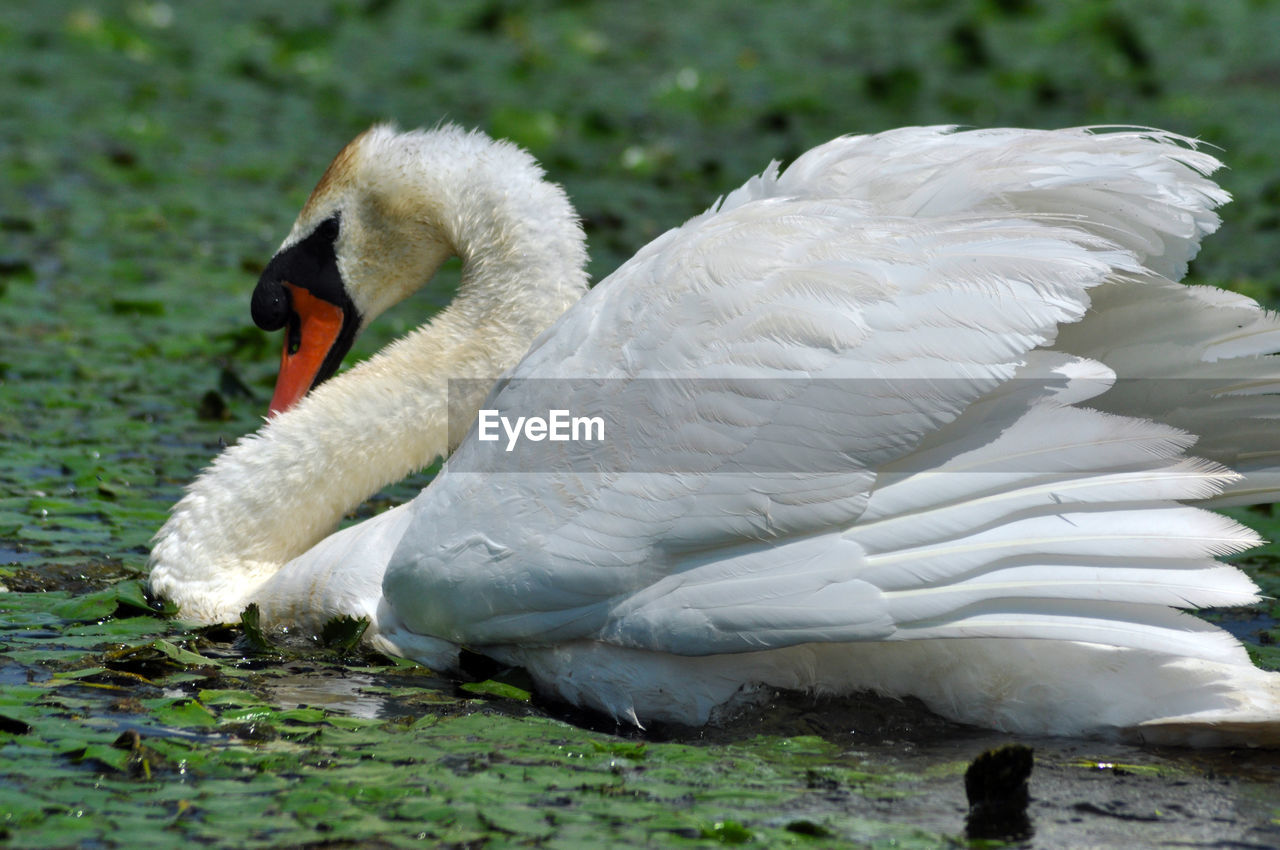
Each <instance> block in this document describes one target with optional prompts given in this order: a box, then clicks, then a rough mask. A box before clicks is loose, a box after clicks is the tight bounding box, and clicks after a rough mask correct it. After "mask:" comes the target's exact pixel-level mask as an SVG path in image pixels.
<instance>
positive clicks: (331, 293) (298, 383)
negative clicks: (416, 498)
mask: <svg viewBox="0 0 1280 850" xmlns="http://www.w3.org/2000/svg"><path fill="white" fill-rule="evenodd" d="M547 186H549V184H546V183H545V182H544V181H543V180H542V170H541V169H540V168H539V167H538V165H537V164H536V163H535V162H534V160H533V158H532V157H531V156H530V155H529V154H527V153H526V152H524V151H523V150H521V149H519V148H518V147H516V146H515V145H511V144H509V143H506V142H498V141H494V140H492V139H490V138H489V137H487V136H485V135H484V134H483V133H479V132H468V131H464V130H462V129H460V128H457V127H453V126H442V127H438V128H436V129H434V130H427V131H422V130H415V131H411V132H404V133H402V132H399V131H397V130H396V129H395V128H394V127H391V126H389V125H377V126H374V127H372V128H370V129H369V130H367V131H365V132H364V133H362V134H361V135H359V136H357V137H356V138H355V139H354V140H353V141H352V142H351V143H350V144H348V145H347V146H346V147H345V148H344V149H343V150H342V152H341V153H339V154H338V156H337V157H336V158H335V159H334V160H333V162H332V163H331V164H330V165H329V168H328V169H327V170H326V171H325V173H324V176H323V177H321V178H320V182H319V183H318V184H317V185H316V187H315V189H314V191H312V193H311V197H310V198H309V199H308V200H307V203H306V204H305V206H303V208H302V211H301V213H300V214H299V215H298V218H297V221H296V222H295V223H294V225H293V229H292V230H291V231H290V233H289V235H288V237H287V238H286V239H285V240H284V243H283V244H282V245H281V246H280V248H279V250H278V251H277V252H276V254H275V256H273V257H272V258H271V261H270V262H269V263H268V264H267V267H266V269H265V270H264V271H263V272H262V276H261V278H260V279H259V280H258V284H257V287H256V288H255V289H254V292H253V298H252V302H251V309H252V315H253V320H254V322H255V324H257V325H258V326H259V327H260V328H262V329H264V330H269V331H274V330H281V329H283V330H284V331H285V334H284V346H283V352H282V354H281V360H280V374H279V377H278V379H277V382H276V389H275V393H274V395H273V397H272V400H271V415H273V416H274V415H275V414H277V413H280V412H283V411H285V410H287V409H288V408H290V407H291V406H292V405H293V404H295V403H296V402H297V401H298V400H299V399H301V398H302V397H303V396H304V395H306V394H307V393H308V392H309V391H310V390H311V389H312V388H313V387H315V386H316V385H317V384H319V383H321V382H322V381H324V380H326V379H328V378H329V377H330V376H332V375H333V374H334V373H335V372H336V371H337V370H338V367H339V366H340V365H341V363H342V359H343V357H344V356H345V355H346V353H347V351H348V350H349V349H350V348H351V345H352V343H353V342H354V341H355V337H356V335H357V334H358V333H359V332H360V331H361V330H362V329H363V328H365V327H366V326H367V325H368V323H369V322H370V321H371V320H372V319H373V318H374V317H376V316H377V315H378V314H380V313H382V312H383V311H384V310H386V309H387V308H388V307H390V306H392V305H393V304H395V303H396V302H398V301H400V300H402V299H404V298H406V297H407V296H408V295H409V294H411V293H412V292H413V291H415V290H417V289H419V288H421V287H422V286H423V285H424V284H426V283H427V281H428V280H430V279H431V277H432V276H433V275H434V274H435V272H436V270H437V269H438V268H439V267H440V265H441V264H442V263H444V261H445V260H447V259H448V258H449V257H450V256H454V255H459V256H462V258H463V262H464V267H465V264H466V263H467V261H468V259H469V257H468V254H469V251H468V250H467V248H468V245H467V244H466V243H467V236H468V235H475V234H477V231H480V233H481V234H482V235H483V238H485V239H486V240H487V241H488V242H489V243H490V247H489V249H488V250H489V251H490V253H493V251H494V250H495V247H494V245H493V243H495V242H497V243H498V244H497V246H496V248H497V249H498V250H499V251H500V250H501V242H502V238H501V237H502V235H503V232H504V231H509V230H510V229H511V228H510V227H508V226H505V225H503V226H495V227H493V228H489V229H488V232H484V231H485V230H486V228H485V224H486V223H488V222H490V220H492V221H509V220H511V219H512V218H513V217H514V218H518V217H519V216H520V214H521V213H525V212H526V211H525V210H517V211H515V212H516V215H515V216H512V215H510V213H511V212H512V210H504V209H502V208H503V207H504V205H505V206H510V204H511V198H512V197H514V198H515V199H516V201H517V203H518V202H519V199H520V198H521V197H522V196H523V195H529V196H530V200H531V203H530V209H529V210H528V211H527V217H533V218H536V217H538V216H539V215H545V214H546V209H545V207H546V197H545V193H544V191H543V190H542V189H540V188H539V187H547ZM534 196H536V198H535V197H534ZM539 202H541V203H540V204H539ZM566 204H567V202H566ZM539 206H541V207H542V209H538V207H539ZM566 208H567V206H566ZM567 209H568V212H567V213H566V215H568V216H569V217H570V220H571V221H573V218H572V209H571V208H567ZM574 227H575V228H576V222H575V223H574ZM495 237H496V238H495ZM580 250H581V249H579V253H580ZM513 251H514V249H513ZM522 254H523V255H526V257H527V251H523V250H522ZM465 286H466V275H465V274H464V289H465ZM458 294H459V296H460V297H462V298H463V299H464V300H465V296H466V293H465V292H463V291H462V290H460V291H459V293H458ZM568 303H569V302H568V301H566V303H565V306H567V304H568ZM561 309H563V307H561Z"/></svg>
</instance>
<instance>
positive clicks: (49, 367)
mask: <svg viewBox="0 0 1280 850" xmlns="http://www.w3.org/2000/svg"><path fill="white" fill-rule="evenodd" d="M1277 32H1280V6H1277V5H1276V4H1272V3H1264V2H1247V0H1222V2H1218V3H1214V4H1206V3H1200V2H1189V0H1188V2H1162V3H1154V2H1139V1H1138V0H1133V1H1132V2H1114V3H1112V2H1108V3H1102V2H1075V3H1060V4H1059V3H1053V4H1051V3H1046V2H1036V0H1000V1H999V2H996V0H970V2H959V3H952V2H936V1H931V0H914V2H907V3H893V4H890V3H884V4H860V5H857V6H855V7H851V6H850V4H842V3H799V4H796V3H790V4H776V5H774V4H763V3H761V4H742V3H728V2H723V3H721V2H714V3H706V4H688V3H675V2H666V0H663V2H657V3H645V4H623V3H603V2H565V3H552V2H546V3H533V4H515V3H505V2H497V0H494V2H481V3H439V4H432V3H425V4H424V3H410V2H407V0H367V2H356V1H355V0H341V1H339V0H335V1H334V2H318V3H312V4H305V5H304V4H296V3H283V2H281V3H270V2H268V3H262V2H255V3H248V2H244V3H237V2H232V3H219V4H177V3H170V4H166V3H153V2H133V0H122V2H116V3H102V2H96V3H95V2H48V3H41V4H16V3H15V4H8V5H6V6H5V7H4V8H3V9H0V73H2V74H3V79H4V80H5V84H4V85H3V86H0V441H2V445H0V583H3V584H4V585H6V586H7V587H9V588H10V589H11V591H13V592H11V593H8V594H4V595H3V596H0V646H2V651H3V655H2V656H0V843H3V844H5V845H7V846H32V847H36V846H39V847H48V846H77V845H83V846H98V847H134V846H151V845H159V846H175V845H179V844H191V843H193V842H194V843H196V844H208V845H234V846H237V847H254V846H295V845H307V844H313V845H320V844H324V845H326V846H393V845H394V846H398V845H400V844H425V845H427V846H430V845H433V844H440V843H443V844H453V845H458V846H480V845H486V846H506V845H538V846H598V845H601V844H619V843H622V844H636V845H645V844H656V845H676V846H690V847H692V846H714V845H720V844H734V843H744V844H753V845H757V846H778V845H792V844H794V845H801V846H814V847H818V846H822V847H825V846H839V845H845V846H908V847H910V846H919V847H934V846H940V845H946V844H948V843H958V842H960V841H961V839H960V837H959V836H961V834H962V832H963V823H964V796H963V785H962V782H961V774H962V773H963V768H964V765H965V763H966V762H967V761H968V760H970V759H971V758H972V757H973V756H975V755H976V754H977V753H979V752H981V751H982V750H983V749H984V748H986V747H989V746H991V745H993V744H995V743H999V742H1000V741H1001V740H1003V738H1001V737H1000V736H995V735H989V734H987V733H982V732H978V731H974V730H967V729H963V728H959V727H955V726H952V725H949V724H945V723H942V722H940V721H938V720H936V719H934V718H931V717H930V716H929V715H928V714H927V712H924V711H923V710H921V709H920V708H919V707H918V706H914V705H900V704H897V703H884V702H878V701H868V702H867V703H866V704H865V705H861V704H860V705H858V706H854V707H850V706H849V705H847V704H840V703H833V702H828V701H817V702H815V701H812V700H809V699H806V698H802V697H780V698H779V699H778V700H777V701H776V702H775V703H774V704H772V705H766V706H764V707H763V708H761V709H760V710H759V711H758V712H755V713H752V714H750V715H748V716H745V717H742V718H739V719H738V720H735V721H733V722H730V723H728V724H726V725H725V726H723V727H720V728H716V729H712V730H709V731H706V732H697V731H693V730H650V731H649V732H648V733H647V734H646V735H637V734H634V733H627V732H626V730H616V729H614V728H613V727H612V726H603V727H602V726H600V725H599V721H598V719H593V718H584V717H580V716H576V715H571V714H569V713H567V712H565V711H564V710H563V709H561V708H558V707H555V706H543V705H540V704H536V703H531V702H529V701H527V699H526V698H525V697H526V696H527V694H525V693H524V692H523V690H522V686H521V683H520V681H519V680H518V679H513V678H511V677H510V676H500V677H499V678H500V681H494V680H493V679H491V678H489V675H490V672H492V671H485V672H483V673H480V674H478V675H477V678H478V680H479V681H476V682H473V683H471V684H469V685H467V686H465V688H464V687H459V686H458V685H457V684H456V683H454V682H451V681H446V680H443V679H440V678H438V677H436V676H434V675H432V674H431V673H430V672H429V671H424V670H422V669H420V668H416V667H411V666H403V665H401V664H398V663H397V662H394V661H393V660H391V659H386V658H380V657H372V656H367V655H364V654H362V653H361V652H360V651H359V650H354V651H353V650H343V649H337V648H329V649H325V648H321V647H302V648H297V647H295V648H293V649H288V650H276V649H271V648H268V649H262V648H255V647H253V646H252V645H251V644H250V643H249V642H248V641H247V639H246V638H245V636H244V635H243V633H241V632H240V631H238V630H234V629H218V630H196V629H193V628H191V627H190V626H189V625H188V624H184V623H182V622H181V621H176V620H173V619H170V618H169V617H168V616H167V615H166V612H164V611H163V610H156V609H155V608H154V607H153V606H152V603H151V601H150V600H148V599H147V598H146V597H145V595H144V593H143V592H142V589H141V585H140V584H139V581H138V579H139V578H140V577H141V576H142V575H143V573H144V570H145V562H146V553H147V546H148V540H149V539H150V537H151V535H152V534H154V532H155V530H156V529H157V528H158V527H159V526H160V524H161V523H162V522H163V520H164V518H165V515H166V511H167V509H168V507H169V506H170V505H171V504H172V503H173V502H174V501H175V500H176V499H177V498H178V497H179V495H180V494H181V492H182V487H183V486H184V485H185V484H186V483H187V482H189V481H190V480H191V478H192V477H193V476H194V475H195V474H196V473H197V472H198V471H199V469H200V468H201V467H203V466H204V465H205V464H207V463H208V462H209V461H210V460H211V459H212V458H213V457H214V456H215V455H216V454H217V452H218V451H219V450H220V449H221V447H222V446H223V445H225V444H226V443H229V442H232V441H234V440H235V439H236V438H238V437H239V436H241V435H242V434H245V433H247V432H250V431H252V430H253V429H254V428H256V427H257V426H258V424H260V421H261V416H262V415H263V414H264V413H265V409H266V402H267V400H268V398H269V396H270V387H271V384H272V382H273V380H274V374H275V368H276V362H277V361H276V358H277V348H276V346H277V345H278V343H277V341H276V340H275V339H273V338H270V337H268V336H267V335H265V334H262V333H261V332H259V331H257V330H256V329H254V328H252V326H251V323H250V321H249V317H248V296H249V292H250V290H251V288H252V285H253V282H254V280H255V279H256V277H257V273H258V271H259V270H260V269H261V267H262V265H263V264H264V263H265V261H266V260H267V259H268V258H269V257H270V255H271V254H272V252H273V251H274V249H275V247H276V246H277V245H278V244H279V242H280V240H281V239H282V238H283V236H284V234H285V233H286V232H287V230H288V227H289V224H290V223H291V221H292V219H293V216H294V215H295V214H296V211H297V209H298V208H299V206H300V205H301V203H302V202H303V200H304V199H305V198H306V196H307V193H308V192H309V191H310V189H311V187H312V185H314V182H315V181H316V179H318V177H319V175H320V173H321V172H322V171H323V169H324V167H325V165H326V164H327V163H328V161H329V159H330V158H331V157H332V156H333V155H334V154H335V153H336V152H337V151H338V150H339V149H340V148H341V147H342V145H343V144H345V142H346V141H348V140H349V139H350V138H351V137H352V136H353V135H355V134H356V133H357V132H359V131H360V130H362V129H364V128H365V127H366V126H368V125H369V124H370V123H372V122H373V121H377V120H388V119H390V120H395V121H397V122H399V123H400V124H401V125H404V126H414V125H431V124H434V123H436V122H437V121H439V120H442V119H443V120H451V121H455V122H458V123H460V124H463V125H466V126H475V127H480V128H482V129H485V130H487V131H489V132H490V133H493V134H495V135H501V136H505V137H508V138H512V139H514V140H515V141H517V142H519V143H521V144H523V145H525V146H526V147H528V148H529V149H530V150H531V151H532V152H533V153H534V154H535V155H536V156H538V158H539V159H540V160H541V161H542V162H543V164H544V165H545V166H546V168H547V170H548V172H549V173H550V175H551V176H552V177H553V179H555V180H557V181H559V182H562V183H563V184H564V185H565V187H566V189H567V190H568V192H569V194H570V196H571V197H572V198H573V199H574V201H575V203H576V204H577V205H578V208H579V210H580V212H581V213H582V215H583V220H584V225H585V227H586V229H587V233H588V237H589V239H590V246H591V251H592V257H593V260H592V266H591V270H592V273H593V275H594V277H595V278H596V279H599V278H600V277H602V276H603V275H605V274H607V273H608V271H609V270H610V269H612V268H613V267H615V266H616V265H617V264H618V263H619V262H620V261H621V260H622V259H624V258H625V257H627V256H630V254H631V253H633V252H634V251H635V250H636V249H637V248H639V247H640V246H641V245H643V244H644V243H646V242H647V241H648V240H650V239H652V238H653V237H654V236H656V235H658V234H659V233H660V232H661V231H662V230H664V229H666V228H667V227H669V226H672V225H674V224H677V223H679V222H680V221H682V220H683V219H684V218H686V217H688V216H689V215H692V214H695V213H697V212H700V211H701V210H702V209H704V208H705V207H706V206H707V205H708V204H709V203H710V202H711V201H713V200H714V199H715V198H716V197H717V196H718V195H720V194H722V193H724V192H726V191H728V190H730V189H732V188H734V187H735V186H737V185H739V184H740V183H741V182H742V181H743V180H745V179H746V178H747V177H748V176H750V175H751V174H752V173H756V172H758V171H759V170H760V169H761V168H763V166H764V165H765V164H767V163H768V162H769V161H770V160H771V159H781V160H784V161H785V160H788V159H790V158H792V157H794V156H795V155H797V154H798V153H800V152H801V151H803V150H805V149H807V148H808V147H811V146H812V145H814V144H818V143H820V142H822V141H825V140H826V139H828V138H830V137H832V136H835V135H838V134H840V133H846V132H871V131H875V130H881V129H886V128H888V127H893V126H898V125H902V124H909V123H960V124H972V125H1023V126H1040V127H1053V126H1065V125H1076V124H1085V123H1124V124H1142V125H1154V126H1161V127H1166V128H1168V129H1171V130H1175V131H1179V132H1183V133H1187V134H1189V135H1193V136H1198V137H1201V138H1202V139H1204V140H1205V141H1206V142H1208V143H1211V144H1213V145H1216V146H1218V147H1220V148H1221V149H1222V151H1221V155H1222V156H1223V158H1224V159H1225V160H1226V161H1227V162H1228V163H1229V165H1230V166H1231V169H1230V170H1229V171H1225V172H1223V173H1222V174H1221V175H1219V176H1220V179H1221V180H1222V182H1223V183H1224V185H1226V186H1227V188H1229V189H1230V190H1231V191H1232V192H1233V194H1234V195H1235V196H1236V198H1237V200H1236V202H1235V203H1234V204H1233V205H1231V206H1230V207H1228V208H1227V210H1226V212H1225V219H1226V223H1225V225H1224V229H1223V232H1222V233H1220V234H1218V235H1216V236H1214V237H1213V238H1212V239H1210V240H1209V242H1208V243H1207V245H1206V248H1205V251H1204V252H1203V254H1202V255H1201V257H1200V258H1198V259H1197V260H1196V262H1195V263H1194V264H1193V267H1192V273H1191V274H1192V278H1193V279H1194V280H1195V281H1196V282H1203V283H1214V284H1218V285H1224V286H1228V287H1231V288H1234V289H1238V290H1240V291H1243V292H1246V293H1247V294H1250V295H1253V296H1255V297H1259V298H1261V299H1263V300H1264V301H1267V302H1268V303H1271V304H1276V303H1280V301H1277V293H1278V292H1280V276H1277V273H1276V271H1275V258H1276V257H1277V256H1278V255H1280V241H1278V240H1277V237H1276V234H1277V228H1278V227H1280V153H1278V152H1280V86H1277V82H1280V39H1277V38H1276V37H1275V34H1276V33H1277ZM456 274H457V272H456V267H451V268H449V269H446V271H445V273H443V274H442V275H441V276H440V278H439V279H438V281H437V283H436V284H435V285H434V286H432V287H431V288H429V289H428V290H426V291H424V292H422V293H419V294H418V295H416V296H414V297H413V298H412V299H410V300H409V301H408V302H406V303H405V304H403V305H401V307H399V308H398V309H397V310H395V311H394V312H393V313H392V314H390V315H388V316H386V317H384V318H382V319H380V320H379V322H378V323H377V324H376V325H375V326H374V327H373V328H372V329H371V330H370V332H369V333H368V334H367V335H366V336H365V337H364V338H362V339H361V340H360V341H358V343H357V347H356V351H355V352H354V353H353V358H354V357H360V356H364V355H367V354H368V353H369V352H371V351H373V350H375V349H376V348H378V347H379V346H381V345H382V344H384V343H385V342H386V341H388V340H389V339H391V338H393V337H394V336H396V335H398V334H400V333H403V332H404V331H405V330H407V329H408V328H410V327H412V326H414V325H416V324H417V323H418V322H420V321H421V320H422V319H423V318H424V317H425V316H427V315H429V314H430V313H431V312H432V311H433V310H435V309H438V307H439V306H440V305H442V304H443V303H445V302H446V301H447V300H448V297H449V293H450V291H451V287H452V285H453V284H454V283H455V282H456ZM429 475H430V471H429V470H428V471H426V472H425V473H423V474H421V475H418V476H415V477H414V478H413V479H412V480H410V481H407V482H404V483H401V484H399V485H396V486H393V487H391V488H388V490H387V491H386V492H384V493H383V494H380V495H379V497H377V498H376V499H374V500H372V502H371V503H370V504H369V505H366V506H364V507H363V508H361V510H360V511H359V512H358V514H359V515H368V514H369V513H371V512H374V511H376V510H379V509H382V508H385V507H386V506H387V505H389V504H393V503H396V502H399V501H403V500H404V499H406V498H408V497H409V496H411V495H412V494H413V493H414V492H416V490H417V489H418V488H419V487H421V486H422V485H423V483H424V482H425V481H426V480H427V479H428V478H429ZM1237 515H1238V516H1240V517H1242V518H1244V519H1246V520H1247V521H1249V522H1252V523H1254V524H1255V525H1258V526H1259V527H1260V528H1262V529H1263V531H1264V533H1269V534H1270V536H1271V537H1272V538H1273V539H1274V538H1276V537H1277V536H1280V521H1277V520H1276V519H1274V518H1273V517H1272V516H1271V514H1270V513H1269V511H1260V510H1250V511H1240V512H1237ZM1245 563H1246V565H1247V566H1248V568H1249V569H1250V570H1251V571H1252V572H1253V574H1254V575H1255V576H1256V577H1257V578H1258V579H1259V581H1260V582H1261V583H1262V584H1263V586H1264V589H1266V590H1268V591H1269V592H1270V593H1271V594H1272V595H1275V594H1276V593H1277V592H1280V580H1278V579H1277V575H1278V574H1280V571H1278V570H1277V567H1276V563H1277V561H1276V560H1275V550H1274V549H1273V548H1272V547H1268V548H1266V549H1263V550H1259V551H1258V552H1256V553H1253V554H1251V555H1248V556H1246V558H1245ZM1276 613H1277V612H1276V611H1275V610H1274V609H1273V608H1272V607H1270V606H1269V605H1266V604H1264V605H1262V606H1258V607H1256V608H1254V609H1251V610H1249V611H1247V612H1244V613H1243V614H1223V615H1221V616H1222V617H1223V619H1224V622H1225V623H1226V624H1227V625H1229V626H1231V627H1232V628H1233V629H1234V630H1236V631H1237V632H1238V633H1240V634H1241V635H1242V636H1243V637H1244V638H1245V639H1246V640H1249V641H1251V642H1252V646H1251V651H1253V652H1254V653H1255V655H1256V656H1257V657H1258V659H1259V660H1260V662H1261V663H1264V664H1267V665H1270V666H1272V667H1280V659H1277V658H1276V655H1275V644H1274V637H1275V636H1276V632H1275V629H1274V626H1275V619H1274V617H1275V615H1276ZM1033 743H1034V745H1035V746H1036V747H1037V754H1038V758H1039V761H1038V763H1037V766H1036V771H1035V772H1034V773H1033V776H1032V796H1033V797H1034V798H1035V800H1036V801H1035V802H1034V803H1033V806H1032V816H1033V823H1034V825H1035V827H1036V829H1037V832H1036V838H1035V839H1033V842H1036V843H1039V844H1040V845H1041V846H1046V847H1050V846H1069V845H1071V844H1083V843H1092V844H1095V845H1106V844H1116V843H1124V844H1125V845H1126V846H1144V845H1145V846H1163V845H1165V844H1167V843H1169V842H1171V841H1174V840H1179V841H1183V840H1185V841H1193V842H1194V841H1202V842H1212V841H1218V840H1235V841H1241V842H1246V843H1248V842H1251V843H1253V844H1255V845H1258V846H1267V845H1274V844H1277V843H1280V832H1278V830H1280V826H1277V825H1276V823H1275V820H1276V819H1277V818H1280V807H1277V804H1276V802H1275V801H1276V799H1277V789H1278V788H1280V784H1278V782H1280V780H1278V778H1277V772H1278V768H1277V762H1276V760H1275V759H1274V758H1273V757H1269V756H1267V755H1265V754H1236V755H1234V756H1231V757H1225V756H1222V755H1204V754H1186V753H1176V752H1154V751H1150V750H1143V749H1135V748H1131V747H1118V746H1112V745H1103V744H1089V743H1078V742H1061V741H1059V742H1054V741H1039V742H1033Z"/></svg>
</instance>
